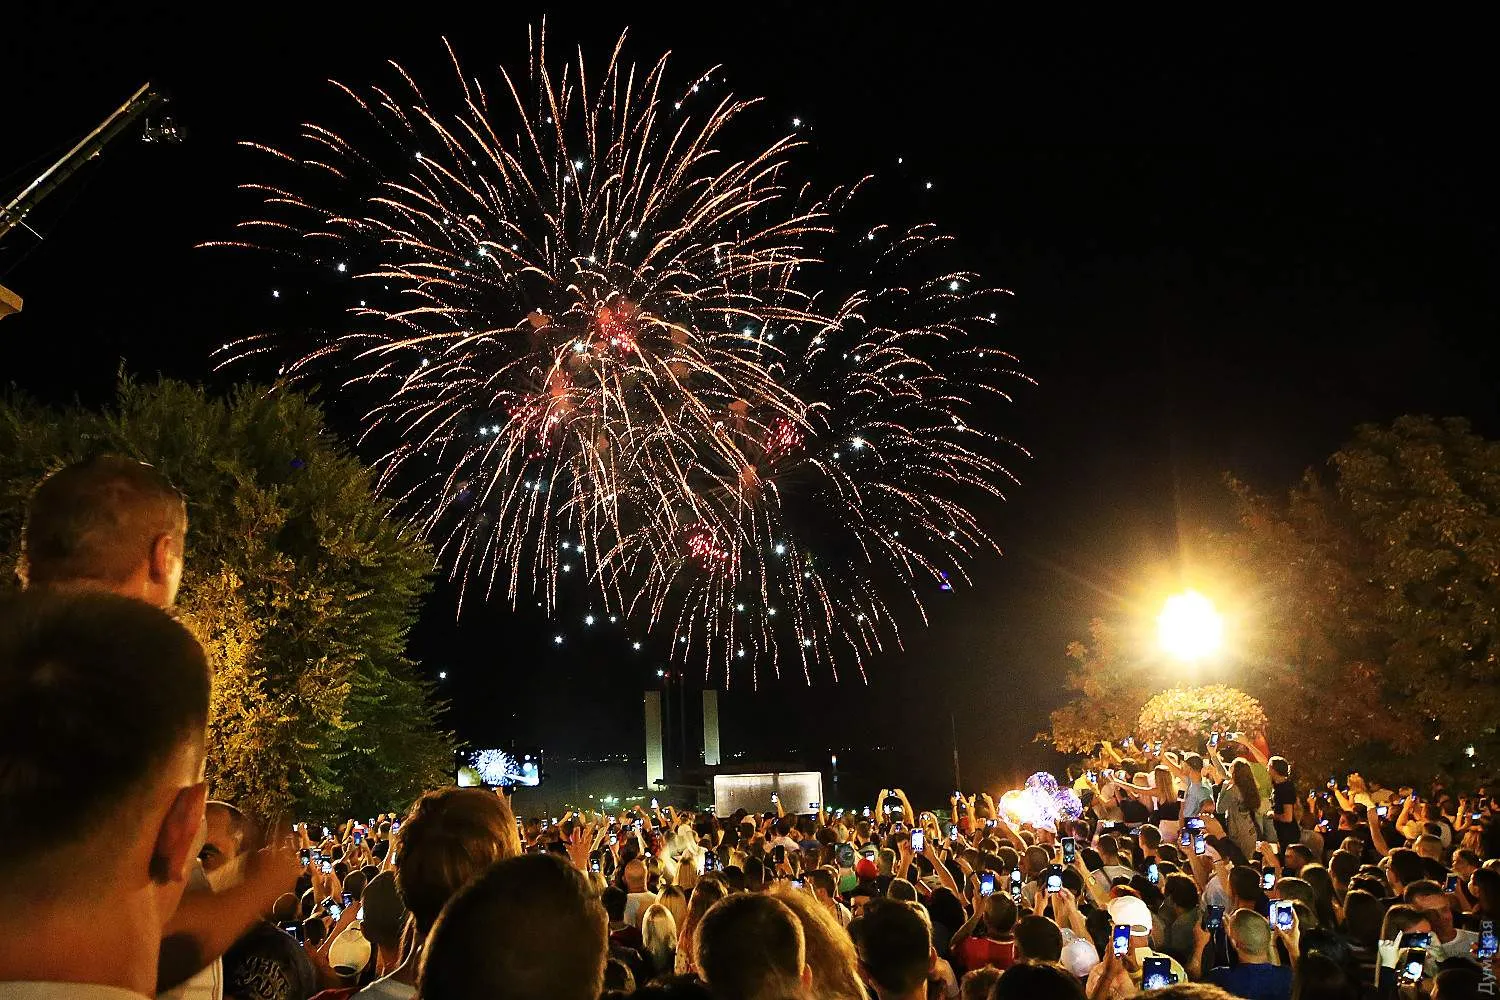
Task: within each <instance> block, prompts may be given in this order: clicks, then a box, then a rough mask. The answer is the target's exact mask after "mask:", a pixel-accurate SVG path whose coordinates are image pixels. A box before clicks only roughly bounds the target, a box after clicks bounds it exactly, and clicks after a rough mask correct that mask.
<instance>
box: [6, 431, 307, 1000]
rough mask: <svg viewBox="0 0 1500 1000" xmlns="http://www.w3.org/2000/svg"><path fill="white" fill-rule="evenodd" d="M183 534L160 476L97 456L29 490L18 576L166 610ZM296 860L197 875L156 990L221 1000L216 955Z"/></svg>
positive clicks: (177, 507) (275, 892) (164, 950)
mask: <svg viewBox="0 0 1500 1000" xmlns="http://www.w3.org/2000/svg"><path fill="white" fill-rule="evenodd" d="M187 528H188V520H187V505H186V503H185V502H184V500H183V498H182V494H180V493H179V492H177V490H176V488H175V487H173V485H172V484H171V482H170V481H168V479H167V478H166V476H164V475H162V474H161V473H160V472H159V471H157V470H156V469H154V468H152V467H151V466H149V465H146V464H145V463H143V462H138V461H135V460H134V459H129V458H122V457H120V456H118V455H99V456H96V457H94V458H90V459H86V460H84V461H81V462H75V463H74V464H72V465H69V466H67V467H65V468H62V469H59V470H58V471H57V472H54V473H52V474H51V475H50V476H48V477H47V478H46V479H44V480H42V482H41V483H40V484H39V485H38V486H37V488H36V489H35V490H34V491H33V492H32V495H31V498H30V500H29V501H28V502H27V506H26V516H25V520H24V523H23V524H22V527H21V558H20V561H19V562H18V564H17V567H16V575H17V577H19V578H20V580H21V584H22V586H24V587H27V588H29V589H34V590H49V591H62V592H74V591H99V592H106V593H112V594H118V595H120V596H121V597H129V598H133V599H135V600H138V601H142V602H144V603H146V604H149V605H153V606H155V607H158V608H170V607H172V606H173V605H174V604H175V603H176V601H177V590H178V586H179V585H180V584H181V582H182V569H183V559H184V554H185V551H186V540H187ZM296 861H297V856H296V855H295V854H293V853H291V852H289V851H260V852H256V853H253V854H248V855H245V856H244V858H243V862H242V864H240V865H238V866H236V867H235V868H233V869H231V868H230V867H228V866H226V867H225V868H223V869H222V874H221V875H220V879H219V884H217V885H210V884H209V882H208V881H207V880H206V879H203V878H202V877H201V873H199V874H198V875H195V876H194V879H193V881H192V882H190V883H189V885H188V888H187V890H186V891H185V892H184V893H183V897H182V900H181V901H180V903H179V905H178V907H177V909H176V912H175V913H174V914H173V916H172V920H171V921H170V922H169V923H168V925H167V927H166V928H165V930H164V932H163V939H162V942H161V961H160V966H159V977H160V978H159V980H158V983H157V987H158V990H160V991H161V992H162V993H163V994H166V995H167V996H169V997H170V998H171V1000H187V998H195V1000H196V998H200V997H202V998H212V1000H219V997H221V996H222V989H221V986H220V982H221V979H222V975H221V973H222V968H221V963H220V961H219V959H220V957H221V956H222V955H223V954H224V952H225V951H227V950H228V949H229V946H230V945H232V944H234V942H235V941H236V940H237V939H238V938H239V937H240V936H241V935H242V934H244V933H245V932H246V931H248V930H250V929H251V928H252V927H254V926H256V924H257V922H258V921H259V920H260V919H261V917H262V916H263V915H264V914H265V913H266V912H268V911H269V910H270V908H271V907H272V906H273V905H274V904H275V902H276V900H277V899H278V898H279V897H280V896H281V895H282V894H283V893H285V892H287V891H288V890H290V889H291V888H292V887H293V886H295V884H296V880H297V876H298V875H299V874H300V869H299V867H298V866H297V864H296ZM179 987H180V988H179Z"/></svg>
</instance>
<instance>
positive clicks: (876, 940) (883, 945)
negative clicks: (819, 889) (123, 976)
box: [855, 899, 936, 1000]
mask: <svg viewBox="0 0 1500 1000" xmlns="http://www.w3.org/2000/svg"><path fill="white" fill-rule="evenodd" d="M855 948H856V950H857V951H858V953H859V969H860V973H861V974H862V975H863V976H864V978H865V981H866V982H867V983H869V984H870V985H871V986H872V987H874V989H875V992H876V994H877V995H879V996H880V997H881V998H882V1000H885V998H888V997H905V996H909V995H911V994H912V993H913V992H914V991H916V990H918V989H921V988H922V987H923V986H924V985H925V984H926V982H927V974H928V973H929V972H931V971H932V963H933V959H934V958H935V957H936V953H935V952H934V951H933V949H932V933H931V931H930V930H929V929H928V927H927V924H926V923H925V922H923V920H922V918H921V916H919V915H918V914H917V911H916V910H914V909H913V908H912V907H911V906H909V905H908V904H906V903H900V902H896V901H895V900H889V899H877V900H875V901H874V902H872V903H871V904H870V905H868V906H866V907H865V912H864V918H863V920H862V921H861V923H860V929H859V939H858V940H857V942H856V944H855ZM924 995H925V994H924Z"/></svg>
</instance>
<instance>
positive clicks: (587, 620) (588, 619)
mask: <svg viewBox="0 0 1500 1000" xmlns="http://www.w3.org/2000/svg"><path fill="white" fill-rule="evenodd" d="M583 623H584V624H585V625H592V624H594V616H593V615H584V616H583Z"/></svg>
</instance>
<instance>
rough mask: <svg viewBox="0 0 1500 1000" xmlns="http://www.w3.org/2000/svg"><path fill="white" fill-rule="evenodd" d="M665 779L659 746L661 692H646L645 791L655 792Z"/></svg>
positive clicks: (665, 774)
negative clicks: (659, 783)
mask: <svg viewBox="0 0 1500 1000" xmlns="http://www.w3.org/2000/svg"><path fill="white" fill-rule="evenodd" d="M666 777H667V768H666V762H665V761H664V760H663V756H662V746H661V692H660V691H647V692H646V790H647V791H648V792H652V791H655V790H656V783H657V782H658V781H665V780H666Z"/></svg>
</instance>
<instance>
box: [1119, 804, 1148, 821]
mask: <svg viewBox="0 0 1500 1000" xmlns="http://www.w3.org/2000/svg"><path fill="white" fill-rule="evenodd" d="M1120 815H1121V816H1123V817H1124V819H1125V822H1127V823H1129V824H1131V825H1132V826H1134V825H1136V824H1138V823H1145V822H1146V821H1148V820H1149V819H1150V818H1151V810H1149V809H1147V808H1146V804H1145V803H1144V802H1142V801H1140V800H1139V799H1134V798H1124V799H1121V800H1120Z"/></svg>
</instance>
